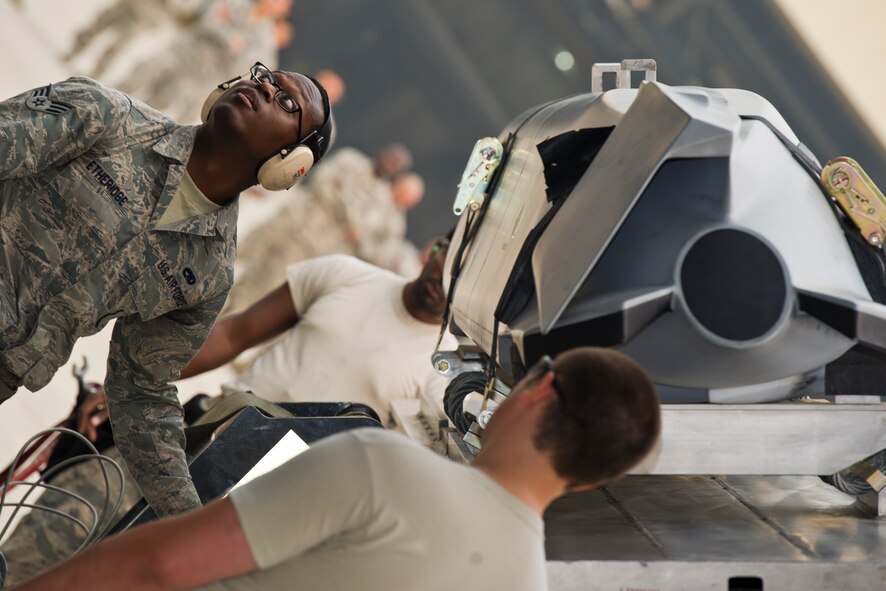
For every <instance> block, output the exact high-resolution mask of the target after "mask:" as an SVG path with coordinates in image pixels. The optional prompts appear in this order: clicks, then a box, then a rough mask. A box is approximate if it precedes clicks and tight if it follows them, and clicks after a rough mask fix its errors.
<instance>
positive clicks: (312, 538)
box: [207, 429, 547, 591]
mask: <svg viewBox="0 0 886 591" xmlns="http://www.w3.org/2000/svg"><path fill="white" fill-rule="evenodd" d="M231 500H232V501H233V503H234V506H235V508H236V511H237V514H238V516H239V518H240V523H241V525H242V527H243V530H244V532H245V534H246V538H247V540H248V542H249V547H250V549H251V551H252V554H253V557H254V558H255V560H256V563H257V564H258V566H259V569H260V570H259V571H257V572H254V573H252V574H249V575H246V576H243V577H239V578H236V579H230V580H228V581H225V582H223V583H219V584H215V585H212V586H210V587H207V589H212V590H222V589H227V590H256V591H257V590H262V591H276V590H287V591H289V590H292V591H298V590H305V591H316V590H318V589H323V590H324V591H336V590H342V591H344V590H347V591H355V590H358V589H359V590H363V589H365V590H385V591H398V590H440V591H443V590H446V591H449V590H452V589H458V590H459V591H472V590H477V591H481V590H482V591H490V590H495V589H507V590H508V591H523V590H525V591H543V590H544V589H546V588H547V583H546V576H545V557H544V533H543V525H542V520H541V518H540V517H539V516H538V515H536V514H535V513H534V512H533V511H532V510H531V509H529V507H528V506H526V505H525V504H523V503H522V502H521V501H519V500H518V499H517V498H516V497H514V496H512V495H511V494H510V493H509V492H507V491H506V490H505V489H503V488H501V487H500V486H499V485H498V484H496V483H495V482H494V481H492V480H490V479H489V478H487V477H486V476H485V475H484V474H483V473H481V472H480V471H479V470H476V469H474V468H470V467H468V466H463V465H460V464H456V463H454V462H451V461H449V460H447V459H445V458H443V457H441V456H438V455H436V454H434V453H433V452H431V451H429V450H427V449H425V448H423V447H421V446H419V445H417V444H415V443H413V442H411V441H409V440H408V439H406V437H404V436H402V435H399V434H397V433H392V432H390V431H383V430H381V429H359V430H355V431H349V432H347V433H343V434H340V435H336V436H333V437H330V438H328V439H326V440H324V441H321V442H320V443H318V444H317V445H315V446H314V447H313V448H311V449H310V450H309V451H307V452H305V453H304V454H302V455H301V456H298V457H296V458H295V459H293V460H291V461H289V462H288V463H286V464H284V465H283V466H281V467H280V468H278V469H277V470H275V471H273V472H271V473H270V474H268V475H266V476H263V477H262V478H260V479H258V480H256V481H254V482H252V483H249V484H247V485H246V486H244V487H242V488H240V489H237V490H235V491H233V492H232V493H231Z"/></svg>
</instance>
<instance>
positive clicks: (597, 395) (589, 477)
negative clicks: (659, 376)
mask: <svg viewBox="0 0 886 591" xmlns="http://www.w3.org/2000/svg"><path fill="white" fill-rule="evenodd" d="M554 375H555V381H554V386H555V387H556V388H557V390H558V394H559V395H558V396H557V398H556V399H552V400H551V402H550V403H549V404H548V406H547V408H545V411H544V414H543V415H542V418H541V420H540V421H539V428H538V431H537V432H536V434H535V437H534V438H533V443H534V444H535V447H536V448H537V449H539V450H540V451H547V452H549V453H550V455H551V459H552V462H553V467H554V470H555V471H556V472H557V474H558V475H559V476H560V477H562V478H564V479H566V481H567V482H568V483H569V486H570V487H572V486H581V485H587V484H594V485H600V484H603V483H605V482H606V481H608V480H611V479H613V478H616V477H618V476H620V475H622V474H624V473H625V472H627V471H628V470H630V469H631V468H632V467H634V466H635V465H636V464H638V463H639V462H640V461H641V460H642V459H643V458H644V457H645V456H646V454H648V453H649V452H650V451H651V450H652V448H653V446H654V445H655V442H656V440H657V439H658V434H659V431H660V430H661V418H660V409H659V406H660V404H659V400H658V396H657V394H656V393H655V388H654V387H653V385H652V382H650V380H649V378H648V377H647V375H646V373H645V372H644V371H643V369H642V368H641V367H640V366H639V365H638V364H637V363H636V362H635V361H633V360H632V359H630V358H629V357H627V356H626V355H624V354H622V353H619V352H617V351H613V350H611V349H601V348H594V347H581V348H577V349H571V350H569V351H566V352H565V353H562V354H560V355H559V356H558V357H557V358H556V359H555V360H554Z"/></svg>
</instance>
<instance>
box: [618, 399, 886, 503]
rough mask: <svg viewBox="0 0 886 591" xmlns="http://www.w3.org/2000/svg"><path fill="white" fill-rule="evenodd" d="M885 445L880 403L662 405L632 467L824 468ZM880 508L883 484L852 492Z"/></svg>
mask: <svg viewBox="0 0 886 591" xmlns="http://www.w3.org/2000/svg"><path fill="white" fill-rule="evenodd" d="M884 448H886V404H883V403H877V404H870V403H868V404H835V403H830V402H827V401H822V400H803V401H793V402H783V403H776V404H749V405H713V404H679V405H678V404H674V405H665V406H663V407H662V436H661V442H660V445H659V448H658V449H657V450H656V452H655V453H653V454H652V455H651V456H650V457H649V458H648V459H647V460H646V461H644V462H643V463H642V464H641V465H640V466H638V467H637V468H636V469H635V470H634V471H633V472H632V473H633V474H675V475H676V474H685V475H689V474H733V475H738V474H755V475H767V474H768V475H825V474H833V473H835V472H839V471H840V470H843V469H845V468H847V467H849V466H851V465H852V464H854V463H855V462H858V461H859V460H862V459H864V458H866V457H868V456H870V455H872V454H874V453H876V452H878V451H880V450H881V449H884ZM859 500H860V501H862V502H863V503H865V504H866V505H867V506H869V507H870V508H872V509H873V510H874V511H875V513H876V514H877V515H880V516H882V515H886V489H883V490H881V491H880V493H879V495H876V494H869V495H866V496H865V497H862V498H860V499H859Z"/></svg>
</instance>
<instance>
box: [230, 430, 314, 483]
mask: <svg viewBox="0 0 886 591" xmlns="http://www.w3.org/2000/svg"><path fill="white" fill-rule="evenodd" d="M306 449H308V444H307V443H305V442H304V440H303V439H302V438H301V437H299V436H298V435H297V434H296V433H295V431H289V432H287V433H286V435H284V436H283V437H282V438H281V439H280V441H278V442H277V443H276V444H275V445H274V447H272V448H271V449H269V450H268V453H266V454H265V455H264V457H263V458H262V459H260V460H259V461H258V463H257V464H256V465H255V466H253V467H252V469H251V470H250V471H249V472H247V473H246V475H245V476H244V477H243V478H241V479H240V482H238V483H237V484H235V485H234V486H233V487H232V488H231V490H234V489H236V488H240V487H241V486H243V485H244V484H246V483H247V482H251V481H252V480H255V479H256V478H258V477H259V476H261V475H262V474H267V473H268V472H270V471H271V470H273V469H274V468H276V467H278V466H281V465H283V464H285V463H286V462H288V461H289V460H291V459H292V458H294V457H295V456H297V455H298V454H300V453H302V452H303V451H305V450H306Z"/></svg>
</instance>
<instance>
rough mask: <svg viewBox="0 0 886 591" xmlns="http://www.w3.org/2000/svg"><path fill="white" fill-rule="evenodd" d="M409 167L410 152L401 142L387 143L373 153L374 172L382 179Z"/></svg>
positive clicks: (402, 171) (390, 177)
mask: <svg viewBox="0 0 886 591" xmlns="http://www.w3.org/2000/svg"><path fill="white" fill-rule="evenodd" d="M410 168H412V152H410V151H409V148H407V147H406V146H404V145H403V144H398V143H393V144H389V145H387V146H385V147H384V148H382V149H381V150H379V151H378V153H376V155H375V174H376V175H378V176H379V177H381V178H383V179H392V178H394V177H395V176H397V175H398V174H401V173H404V172H406V171H407V170H409V169H410Z"/></svg>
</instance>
